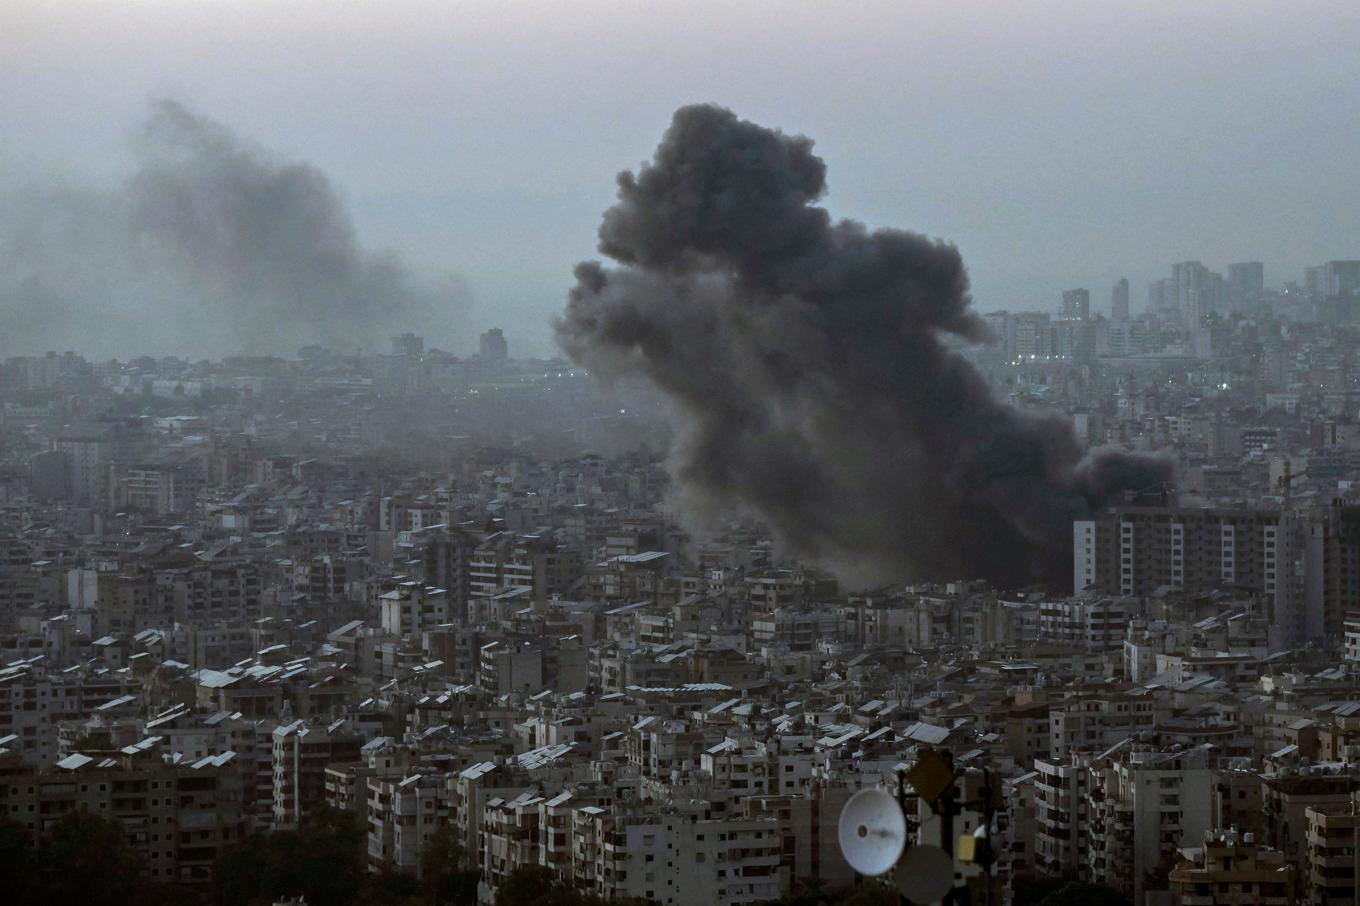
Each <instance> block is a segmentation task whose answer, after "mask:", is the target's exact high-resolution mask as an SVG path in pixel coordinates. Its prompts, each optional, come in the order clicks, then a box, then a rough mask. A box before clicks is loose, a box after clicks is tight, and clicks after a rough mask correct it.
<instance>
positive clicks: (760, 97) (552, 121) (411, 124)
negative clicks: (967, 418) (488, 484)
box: [0, 0, 1360, 353]
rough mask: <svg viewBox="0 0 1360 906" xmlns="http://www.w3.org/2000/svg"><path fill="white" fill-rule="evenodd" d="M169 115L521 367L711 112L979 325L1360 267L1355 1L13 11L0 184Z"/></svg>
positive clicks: (387, 3) (91, 151) (94, 170)
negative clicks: (215, 137)
mask: <svg viewBox="0 0 1360 906" xmlns="http://www.w3.org/2000/svg"><path fill="white" fill-rule="evenodd" d="M159 97H171V98H175V99H177V100H180V101H182V102H184V103H185V104H187V105H189V106H190V107H191V108H193V109H194V110H196V111H197V112H198V113H200V114H202V115H204V116H207V117H210V118H212V119H215V120H218V121H220V122H222V123H225V124H226V125H228V126H230V127H231V128H232V129H234V130H235V131H236V132H238V133H239V134H240V135H242V136H244V137H246V138H247V139H249V140H250V141H252V142H254V143H255V144H257V145H259V146H260V147H263V148H266V149H269V150H270V151H271V152H272V153H273V154H275V155H276V156H278V157H279V158H280V159H283V160H293V159H297V160H306V161H310V162H311V163H313V164H315V165H316V166H318V167H319V168H321V169H322V170H323V171H324V172H325V173H327V174H328V175H329V176H330V178H331V179H332V180H333V182H334V184H335V185H336V187H337V188H338V189H339V190H340V192H341V194H342V196H343V198H344V200H345V201H346V202H347V203H348V205H349V206H350V209H351V211H352V214H353V217H354V220H355V222H356V224H357V227H358V231H359V234H360V237H361V240H362V241H363V243H364V244H365V245H366V246H369V247H374V248H380V249H392V250H395V251H397V252H399V253H400V254H401V255H402V256H403V257H404V258H405V259H406V260H407V261H408V262H410V263H411V264H412V265H413V266H414V268H415V269H417V270H419V271H422V272H428V273H430V274H436V275H437V274H445V273H450V272H456V273H458V274H461V275H462V276H463V277H464V278H465V280H466V281H467V284H468V285H469V286H470V288H471V292H472V296H473V300H474V301H473V311H472V322H473V327H474V328H475V329H481V328H484V327H487V326H492V325H500V326H502V327H504V328H505V329H506V332H507V334H508V336H509V338H510V341H511V344H512V346H511V349H512V353H544V352H547V351H549V348H550V340H549V331H548V326H547V325H548V320H549V318H550V317H551V316H552V314H553V313H555V312H556V311H557V310H559V309H560V308H561V305H562V300H563V296H564V293H565V290H566V288H567V287H568V286H569V285H570V283H571V268H572V265H573V263H574V262H575V261H577V260H579V259H581V258H585V257H590V256H592V254H593V253H594V243H595V229H596V227H597V225H598V222H599V216H600V213H601V212H602V211H603V210H604V208H605V207H607V206H608V205H609V203H610V202H611V200H612V198H613V190H614V176H615V174H616V173H617V171H619V170H620V169H622V168H626V167H633V166H636V164H637V163H638V162H639V161H641V160H643V159H644V158H646V157H649V156H650V154H651V151H652V149H653V148H654V147H655V145H656V142H657V140H658V139H659V137H660V135H661V132H662V130H663V129H664V128H665V126H666V124H667V122H668V121H669V118H670V115H671V113H672V112H673V110H674V108H676V107H677V106H679V105H682V104H686V103H691V102H695V101H714V102H717V103H720V104H723V105H726V106H729V107H731V108H732V109H734V110H735V111H736V112H737V113H738V114H739V115H741V116H742V117H745V118H748V119H752V120H755V121H757V122H759V123H762V124H765V125H770V126H777V127H779V128H781V129H784V130H785V131H789V132H798V133H803V134H805V135H808V136H810V137H812V138H813V139H815V141H816V143H817V150H818V153H819V154H821V155H822V156H823V157H824V158H825V159H826V161H827V166H828V182H829V185H830V192H829V195H828V197H827V200H826V204H827V206H828V207H829V208H830V209H831V211H832V213H833V214H834V215H836V216H844V217H852V218H856V219H860V220H863V221H865V222H867V223H868V224H870V225H872V226H898V227H905V228H910V229H913V230H917V231H920V232H924V233H928V234H931V235H935V236H941V237H945V238H948V239H950V240H952V241H953V242H955V243H956V244H957V245H958V246H959V248H960V250H961V251H962V253H963V256H964V260H965V261H966V262H967V263H968V266H969V269H970V271H971V274H972V278H973V284H974V290H975V292H974V295H975V299H976V303H977V305H978V307H979V308H981V309H982V310H984V311H987V310H992V309H996V308H1003V307H1009V308H1035V307H1051V306H1054V305H1056V303H1057V297H1058V294H1059V292H1060V291H1061V290H1062V289H1063V288H1067V287H1073V286H1089V287H1090V288H1091V290H1092V298H1093V303H1094V307H1095V308H1096V309H1097V310H1105V309H1106V308H1107V307H1108V304H1109V287H1110V285H1111V284H1112V283H1113V281H1114V280H1115V279H1116V278H1117V277H1118V276H1119V275H1121V274H1126V275H1128V276H1129V278H1130V280H1131V281H1132V283H1133V303H1134V307H1135V309H1141V308H1142V305H1143V304H1144V300H1145V292H1146V291H1145V288H1144V285H1145V283H1146V280H1147V279H1149V278H1151V277H1153V276H1156V275H1158V274H1160V273H1161V272H1162V271H1163V270H1165V269H1168V268H1169V265H1170V263H1171V262H1173V261H1176V260H1184V259H1192V258H1193V259H1199V260H1202V261H1203V262H1204V263H1206V264H1207V265H1209V266H1211V267H1213V268H1215V269H1221V268H1222V267H1223V266H1224V265H1226V263H1228V262H1229V261H1237V260H1250V259H1262V260H1264V261H1265V262H1266V279H1267V282H1268V283H1270V284H1273V285H1278V284H1279V283H1280V282H1281V281H1282V280H1286V279H1297V278H1298V272H1299V271H1300V270H1301V268H1302V267H1303V266H1305V265H1306V264H1310V263H1315V262H1318V261H1322V260H1326V259H1329V258H1338V257H1352V258H1360V141H1357V127H1358V126H1360V4H1357V3H1355V2H1354V0H1348V2H1335V3H1330V2H1317V3H1310V2H1297V0H1296V2H1281V3H1255V2H1247V0H1233V2H1222V3H1218V2H1206V0H1195V2H1185V0H1172V2H1143V3H1117V2H1113V0H1080V2H1068V3H1059V2H1034V0H1026V2H1020V0H1005V2H1003V0H990V2H966V0H949V2H944V0H940V2H923V0H921V2H905V0H897V2H882V3H878V2H863V3H858V2H848V0H841V2H834V3H833V2H825V3H814V2H808V0H801V2H796V3H794V2H789V3H768V2H756V0H745V2H727V3H706V2H695V0H689V2H683V3H667V2H631V3H622V2H617V3H607V2H590V0H577V2H568V0H559V2H547V0H544V2H539V3H522V4H521V3H510V2H506V0H494V2H455V0H443V2H434V0H429V2H425V0H373V2H357V0H331V2H307V0H178V2H173V0H116V2H115V0H108V2H96V0H51V2H36V0H3V2H0V182H7V183H16V182H23V181H24V180H28V179H32V178H34V177H43V178H51V177H56V178H61V179H70V180H79V181H96V182H112V181H115V180H118V179H121V178H122V177H123V176H125V174H126V173H127V172H128V170H129V168H130V166H131V162H130V160H129V150H128V148H129V135H130V133H131V131H132V129H133V128H134V126H135V125H136V123H138V122H139V121H140V120H142V119H143V118H144V117H145V115H146V110H147V104H148V100H149V99H151V98H159ZM427 332H429V333H432V334H435V335H436V336H435V337H434V339H436V340H437V341H438V342H440V343H441V344H442V345H446V346H449V347H452V348H454V349H455V350H456V351H463V350H465V349H468V348H471V347H472V346H473V345H475V338H473V339H469V338H468V337H466V336H463V337H439V336H438V331H437V330H432V331H427Z"/></svg>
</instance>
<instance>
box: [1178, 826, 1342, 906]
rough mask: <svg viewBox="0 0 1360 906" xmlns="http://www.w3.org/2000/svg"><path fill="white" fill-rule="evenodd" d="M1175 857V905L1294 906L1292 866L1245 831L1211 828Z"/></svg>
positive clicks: (1281, 855)
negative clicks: (1213, 829)
mask: <svg viewBox="0 0 1360 906" xmlns="http://www.w3.org/2000/svg"><path fill="white" fill-rule="evenodd" d="M1180 859H1181V861H1180V862H1179V863H1178V864H1177V865H1176V867H1175V868H1173V869H1172V870H1171V875H1170V879H1169V880H1170V882H1171V892H1172V893H1173V894H1175V896H1176V901H1177V902H1178V903H1179V904H1180V906H1294V902H1295V899H1294V877H1295V874H1296V869H1295V867H1294V866H1293V865H1289V864H1287V863H1286V862H1285V860H1284V854H1283V853H1281V852H1278V851H1276V850H1273V849H1269V848H1268V847H1264V846H1259V845H1257V843H1256V842H1255V839H1254V838H1253V837H1252V835H1251V834H1250V833H1245V834H1239V833H1238V832H1237V831H1233V830H1228V831H1221V830H1215V831H1211V832H1209V833H1208V834H1206V836H1205V839H1204V841H1203V843H1201V844H1200V845H1199V846H1185V847H1182V849H1181V851H1180ZM1350 902H1351V901H1350V899H1348V900H1347V903H1350Z"/></svg>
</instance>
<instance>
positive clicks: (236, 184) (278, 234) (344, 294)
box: [0, 101, 465, 355]
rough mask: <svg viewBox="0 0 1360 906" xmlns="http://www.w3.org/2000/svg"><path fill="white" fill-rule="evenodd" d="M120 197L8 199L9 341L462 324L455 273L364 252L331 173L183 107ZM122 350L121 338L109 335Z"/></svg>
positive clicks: (150, 140)
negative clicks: (438, 276)
mask: <svg viewBox="0 0 1360 906" xmlns="http://www.w3.org/2000/svg"><path fill="white" fill-rule="evenodd" d="M135 151H136V154H137V168H136V170H135V172H134V173H133V174H132V175H131V176H130V177H129V179H128V180H127V181H126V182H125V184H124V185H123V186H122V187H121V188H120V189H119V190H118V191H114V192H99V191H95V190H91V189H82V188H78V187H71V186H63V187H58V188H55V189H54V188H51V187H45V188H41V189H39V188H29V189H28V190H27V191H24V192H21V193H17V194H15V195H14V196H13V197H11V198H7V199H5V200H4V201H5V203H4V204H3V205H0V209H3V211H4V213H3V214H0V332H3V334H4V336H3V338H0V345H3V348H4V351H6V352H9V353H14V354H17V353H26V354H33V353H35V352H41V351H42V350H43V349H46V348H52V347H55V348H70V347H71V346H79V347H80V348H82V349H86V350H88V349H90V348H91V347H93V348H95V349H98V350H100V351H104V352H108V353H113V354H119V355H131V354H135V353H137V352H141V351H165V352H180V351H186V350H187V351H192V352H194V353H198V354H221V353H223V352H238V351H246V352H288V353H290V352H293V351H295V350H296V349H297V348H298V347H300V346H302V345H305V344H308V343H321V344H324V345H327V346H331V347H334V348H337V349H342V350H350V349H353V348H355V347H367V348H372V347H373V346H374V345H375V344H377V343H381V342H383V339H384V338H385V337H386V336H388V335H390V334H391V333H392V332H393V331H397V330H404V329H410V328H415V329H421V328H423V327H426V326H436V325H440V324H446V323H447V322H448V321H450V320H456V319H457V318H458V316H459V315H460V313H461V311H462V310H463V308H464V305H465V296H464V293H463V292H462V290H461V289H460V288H459V287H458V285H457V284H456V283H450V284H449V285H447V286H443V287H438V286H432V285H426V284H423V283H421V282H419V281H417V280H416V279H415V278H413V277H412V276H411V275H410V274H409V273H408V272H407V270H406V269H405V268H404V267H403V266H402V265H401V264H400V262H398V261H397V260H396V259H395V258H392V257H385V256H379V255H374V254H371V253H368V252H366V251H365V250H364V249H362V248H361V247H360V246H359V244H358V241H357V239H356V236H355V231H354V227H353V224H352V222H351V220H350V217H349V214H348V212H347V211H346V210H345V207H344V205H343V204H342V202H341V201H340V199H339V197H338V196H337V194H336V192H335V190H334V188H333V187H332V186H331V184H330V181H329V180H328V179H327V178H326V176H325V174H323V173H322V172H321V171H320V170H318V169H317V168H315V167H313V166H311V165H309V164H306V163H295V162H280V161H276V160H274V159H272V158H271V157H270V156H268V155H267V154H265V153H264V152H262V151H259V150H257V149H255V148H252V147H250V146H249V145H247V144H246V143H245V142H243V141H241V140H240V139H238V138H237V137H236V136H234V135H233V134H232V133H231V132H230V131H229V130H228V129H226V128H225V127H223V126H222V125H220V124H218V123H215V122H213V121H211V120H208V119H205V118H203V117H200V116H197V115H195V114H194V113H192V112H190V111H189V110H187V109H186V108H185V107H183V106H182V105H180V104H178V103H176V102H174V101H160V102H157V103H155V104H154V105H153V106H152V109H151V112H150V115H149V116H148V118H147V119H146V121H145V122H144V123H143V125H142V127H141V129H140V130H139V132H138V137H137V142H136V146H135ZM115 343H116V344H118V345H116V346H115V345H113V344H115Z"/></svg>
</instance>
